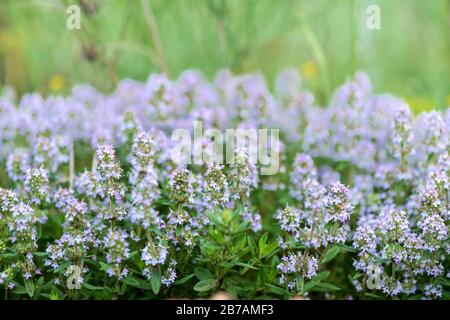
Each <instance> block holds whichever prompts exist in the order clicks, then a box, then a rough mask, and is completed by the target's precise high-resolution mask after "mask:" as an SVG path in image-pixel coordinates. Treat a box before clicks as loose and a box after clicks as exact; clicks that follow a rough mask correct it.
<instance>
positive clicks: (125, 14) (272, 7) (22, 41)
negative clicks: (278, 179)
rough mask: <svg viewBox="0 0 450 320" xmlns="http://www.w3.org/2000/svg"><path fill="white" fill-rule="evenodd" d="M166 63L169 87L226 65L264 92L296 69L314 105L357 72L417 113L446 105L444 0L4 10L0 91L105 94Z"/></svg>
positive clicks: (25, 1)
mask: <svg viewBox="0 0 450 320" xmlns="http://www.w3.org/2000/svg"><path fill="white" fill-rule="evenodd" d="M145 1H147V2H146V3H145V4H149V5H150V7H149V8H150V10H151V13H153V16H154V19H155V20H154V25H156V29H157V36H158V37H159V39H160V41H161V47H162V48H160V50H158V46H157V43H156V42H155V38H154V34H153V35H152V33H151V31H152V27H151V23H150V24H149V22H152V21H149V16H148V15H146V14H144V10H143V2H145ZM69 4H80V5H81V7H82V17H81V30H68V29H67V28H66V19H67V16H68V15H67V14H66V12H65V10H66V8H67V6H68V5H69ZM371 4H378V5H379V6H380V8H381V30H373V31H371V30H368V29H367V28H366V19H367V14H366V8H367V6H368V5H371ZM153 31H155V30H153ZM155 44H156V45H155ZM161 59H163V61H164V62H163V63H162V62H161ZM164 63H166V64H167V69H168V70H169V73H170V76H171V77H172V78H175V77H177V76H178V75H179V74H180V72H182V71H183V70H185V69H187V68H195V69H199V70H201V71H202V72H203V73H204V74H206V75H207V76H208V77H209V78H212V77H213V76H214V74H215V72H216V71H217V70H218V69H220V68H225V67H226V68H230V69H231V70H232V71H234V72H236V73H244V72H253V71H258V70H260V71H262V72H263V73H264V74H265V75H266V77H267V78H268V79H269V82H270V83H271V82H272V80H273V78H274V77H275V75H276V73H277V72H278V71H279V70H280V69H281V68H283V67H286V66H294V67H296V68H298V69H299V70H301V71H302V73H303V75H304V78H305V85H306V87H307V88H309V89H311V90H312V91H313V92H314V93H315V95H316V99H317V100H318V102H319V103H321V104H325V103H326V102H327V101H328V98H329V95H330V93H331V92H332V90H333V89H334V88H335V87H336V86H338V85H340V84H342V82H343V81H345V80H346V79H347V78H348V77H350V76H351V75H352V74H353V73H354V71H356V70H365V71H367V72H368V73H369V75H370V77H371V79H372V81H373V84H374V88H375V91H376V92H391V93H393V94H395V95H398V96H400V97H403V98H404V99H406V100H407V101H408V102H409V103H410V104H411V106H412V108H413V109H414V110H415V111H420V110H427V109H432V108H445V107H447V106H448V105H449V104H450V101H449V99H450V79H449V73H450V1H448V0H433V1H422V0H397V1H392V0H370V1H369V0H359V1H358V0H341V1H335V0H317V1H314V0H282V1H274V0H150V1H149V0H142V1H139V0H128V1H121V0H79V1H77V0H71V1H69V0H66V1H63V0H1V1H0V86H1V87H3V85H10V86H13V87H15V88H16V89H17V90H18V92H19V93H24V92H28V91H36V90H37V91H40V92H42V93H43V94H51V93H67V92H69V91H70V87H71V86H72V85H73V84H75V83H84V82H87V83H92V84H93V85H95V86H96V87H98V88H100V89H101V90H103V91H109V90H112V88H113V87H114V85H115V84H116V82H117V81H118V80H120V79H122V78H125V77H129V78H134V79H139V80H144V79H146V78H147V76H148V74H149V73H151V72H158V71H161V69H163V68H164V67H163V64H164Z"/></svg>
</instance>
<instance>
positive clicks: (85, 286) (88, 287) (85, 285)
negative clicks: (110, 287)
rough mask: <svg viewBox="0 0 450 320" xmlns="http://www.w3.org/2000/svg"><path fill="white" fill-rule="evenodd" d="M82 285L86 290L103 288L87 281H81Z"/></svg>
mask: <svg viewBox="0 0 450 320" xmlns="http://www.w3.org/2000/svg"><path fill="white" fill-rule="evenodd" d="M83 287H84V288H86V289H88V290H103V287H96V286H93V285H92V284H89V283H83Z"/></svg>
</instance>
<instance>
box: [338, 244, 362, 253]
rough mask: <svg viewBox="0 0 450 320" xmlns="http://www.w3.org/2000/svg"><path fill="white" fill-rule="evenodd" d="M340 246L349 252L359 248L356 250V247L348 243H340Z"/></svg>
mask: <svg viewBox="0 0 450 320" xmlns="http://www.w3.org/2000/svg"><path fill="white" fill-rule="evenodd" d="M338 246H339V248H341V250H342V251H347V252H357V251H358V250H356V249H355V248H353V247H351V246H349V245H346V244H340V245H338Z"/></svg>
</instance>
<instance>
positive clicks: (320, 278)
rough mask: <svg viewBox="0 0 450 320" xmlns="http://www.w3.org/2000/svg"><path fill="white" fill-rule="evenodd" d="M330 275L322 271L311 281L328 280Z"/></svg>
mask: <svg viewBox="0 0 450 320" xmlns="http://www.w3.org/2000/svg"><path fill="white" fill-rule="evenodd" d="M330 274H331V271H322V272H319V273H318V274H317V275H316V276H315V277H314V278H313V279H312V280H319V281H323V280H325V279H326V278H328V277H329V276H330Z"/></svg>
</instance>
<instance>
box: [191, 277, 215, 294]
mask: <svg viewBox="0 0 450 320" xmlns="http://www.w3.org/2000/svg"><path fill="white" fill-rule="evenodd" d="M215 285H216V280H215V279H206V280H200V281H199V282H197V283H196V284H195V286H194V290H195V291H198V292H207V291H210V290H211V289H213V288H214V287H215Z"/></svg>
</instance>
